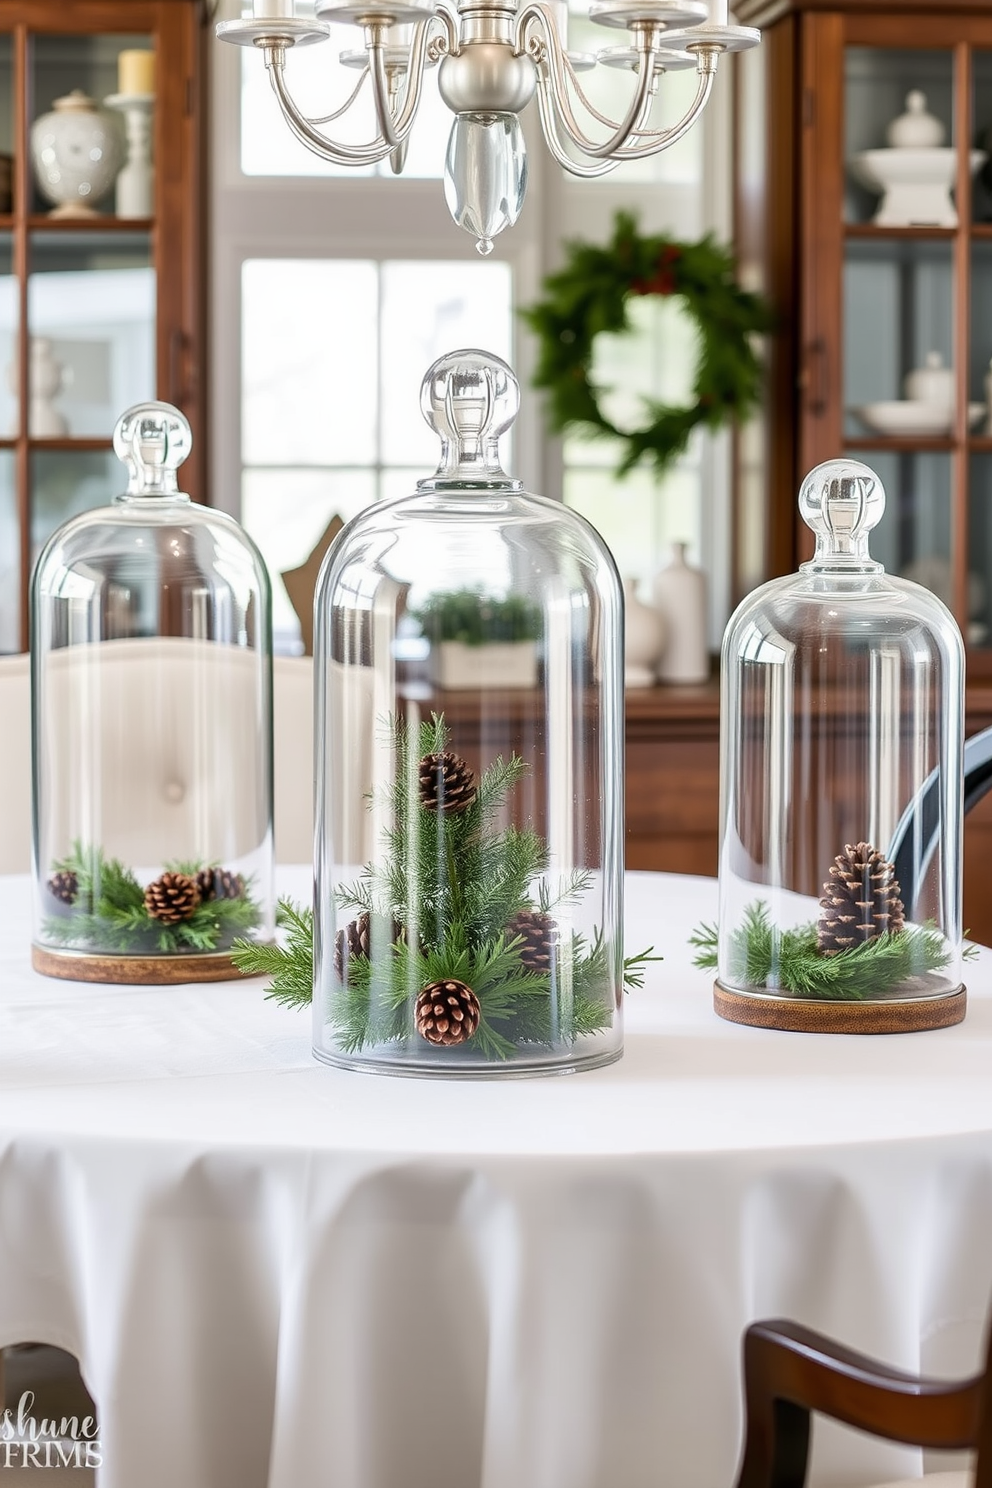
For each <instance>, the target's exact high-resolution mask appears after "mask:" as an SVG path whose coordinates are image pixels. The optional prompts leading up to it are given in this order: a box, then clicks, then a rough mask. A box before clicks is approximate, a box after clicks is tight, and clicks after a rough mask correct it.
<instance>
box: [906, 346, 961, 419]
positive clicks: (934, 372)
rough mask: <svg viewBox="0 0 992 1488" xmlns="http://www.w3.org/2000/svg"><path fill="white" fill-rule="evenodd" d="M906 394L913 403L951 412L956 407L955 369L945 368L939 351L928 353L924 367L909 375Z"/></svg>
mask: <svg viewBox="0 0 992 1488" xmlns="http://www.w3.org/2000/svg"><path fill="white" fill-rule="evenodd" d="M904 392H905V394H906V397H907V398H908V399H909V400H910V401H911V402H913V403H927V404H929V405H930V406H931V407H937V408H946V409H948V410H950V409H952V408H953V407H954V369H953V367H945V366H944V358H943V357H942V356H941V354H940V352H939V351H928V352H927V355H926V361H925V362H924V364H923V366H922V367H916V368H914V370H913V371H912V372H910V373H909V374H908V375H907V377H906V381H905V384H904Z"/></svg>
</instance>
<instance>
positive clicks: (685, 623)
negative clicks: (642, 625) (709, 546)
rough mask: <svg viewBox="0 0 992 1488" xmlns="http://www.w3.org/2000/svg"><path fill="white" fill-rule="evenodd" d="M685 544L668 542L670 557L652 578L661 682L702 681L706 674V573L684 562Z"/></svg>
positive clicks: (708, 662)
mask: <svg viewBox="0 0 992 1488" xmlns="http://www.w3.org/2000/svg"><path fill="white" fill-rule="evenodd" d="M686 547H687V544H686V543H681V542H679V543H672V561H671V563H669V565H668V567H667V568H663V569H662V570H661V571H660V573H658V574H656V576H655V581H654V602H655V605H656V607H657V609H658V610H659V612H660V614H661V617H662V620H663V621H664V625H665V645H664V649H663V650H662V653H661V661H660V663H659V665H658V679H659V681H661V682H705V681H706V680H707V678H708V677H709V674H710V655H709V648H708V646H707V644H706V576H705V574H703V573H702V572H701V571H700V570H699V569H698V568H693V567H692V565H691V564H689V563H687V562H686V560H685V554H686Z"/></svg>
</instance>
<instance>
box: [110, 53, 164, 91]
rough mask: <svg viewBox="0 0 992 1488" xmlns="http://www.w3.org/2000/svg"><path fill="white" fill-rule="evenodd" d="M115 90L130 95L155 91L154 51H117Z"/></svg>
mask: <svg viewBox="0 0 992 1488" xmlns="http://www.w3.org/2000/svg"><path fill="white" fill-rule="evenodd" d="M117 91H118V93H124V94H131V95H132V96H133V95H134V94H135V93H137V94H142V93H144V94H148V93H154V92H155V53H154V52H148V51H140V52H138V51H134V52H118V54H117Z"/></svg>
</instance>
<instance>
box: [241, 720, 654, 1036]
mask: <svg viewBox="0 0 992 1488" xmlns="http://www.w3.org/2000/svg"><path fill="white" fill-rule="evenodd" d="M390 736H391V744H392V747H393V749H394V751H395V760H396V769H395V779H394V783H393V784H392V785H391V786H390V787H389V788H388V789H387V790H386V791H384V792H383V795H382V798H381V800H380V802H379V804H380V805H381V806H382V807H384V808H385V819H386V820H387V821H388V822H389V823H390V825H388V826H387V827H386V828H385V829H384V840H383V849H384V851H383V853H382V855H381V857H380V858H379V859H378V860H377V861H376V862H374V863H371V864H368V865H366V867H365V868H364V869H363V870H362V872H361V874H360V876H359V878H358V880H357V881H356V882H355V883H353V884H350V885H348V886H343V887H341V888H339V889H338V891H337V902H338V905H339V907H340V908H341V909H342V910H344V911H346V912H350V913H352V914H353V915H354V916H355V918H354V919H353V920H351V921H350V922H349V924H348V925H347V926H346V927H345V928H343V929H341V930H339V931H338V934H337V937H336V939H335V946H334V956H333V961H334V984H333V987H332V991H331V997H330V1001H329V1009H330V1018H331V1021H332V1024H333V1026H334V1030H335V1034H336V1036H337V1038H338V1040H339V1041H340V1044H341V1047H342V1048H343V1049H344V1050H345V1051H346V1052H349V1053H354V1052H357V1051H359V1050H361V1049H362V1048H364V1047H366V1046H367V1045H370V1044H373V1045H375V1044H385V1043H393V1042H397V1041H399V1040H402V1039H406V1038H409V1037H410V1036H411V1035H412V1034H413V1033H414V1032H416V1033H419V1034H420V1035H421V1036H423V1037H424V1038H426V1039H427V1040H428V1041H429V1042H432V1043H439V1044H446V1045H449V1046H456V1045H464V1044H467V1043H469V1042H471V1044H472V1045H473V1047H474V1048H475V1049H477V1050H479V1052H480V1053H482V1054H483V1055H484V1057H486V1058H488V1059H492V1060H496V1061H499V1060H504V1059H507V1058H508V1057H510V1056H511V1055H512V1054H513V1053H514V1051H515V1049H516V1048H517V1047H518V1046H519V1045H521V1044H542V1045H549V1044H561V1043H563V1042H574V1041H575V1040H576V1039H577V1038H579V1037H581V1036H582V1035H584V1034H592V1033H596V1032H599V1031H600V1030H602V1029H604V1028H608V1027H609V1026H610V1023H611V1022H612V1019H613V1014H614V1001H613V992H612V986H613V980H612V976H611V970H612V968H611V965H610V952H609V949H608V947H607V944H606V942H605V940H604V939H603V936H602V933H601V932H600V931H598V930H596V931H594V932H593V933H592V935H591V936H589V937H587V936H583V935H581V934H579V933H578V932H576V931H569V932H567V933H566V932H564V931H563V929H562V927H561V926H560V925H559V924H557V923H556V920H555V916H556V913H558V912H560V911H561V910H563V909H564V908H565V907H566V906H567V905H569V904H573V903H575V902H577V901H578V900H579V899H581V898H582V896H583V895H584V894H585V893H586V892H587V891H588V890H589V888H590V887H591V882H592V877H591V874H589V873H588V872H586V871H585V870H582V869H579V870H576V871H574V872H573V873H572V874H570V875H569V876H568V877H567V878H565V879H563V880H562V881H561V882H559V883H557V884H553V883H552V882H551V881H550V879H549V876H548V867H549V862H548V859H549V854H548V847H547V843H546V842H545V841H544V839H543V837H541V836H540V835H539V834H538V833H537V832H534V831H533V830H531V829H529V828H523V829H521V828H518V827H512V826H508V827H501V826H498V825H497V822H498V820H499V818H500V816H501V815H502V808H503V804H504V802H505V800H506V797H507V795H508V793H509V791H510V790H511V789H512V788H513V787H514V786H515V785H516V784H517V783H518V782H519V781H520V780H521V779H522V778H523V777H524V776H525V775H526V773H527V769H528V766H527V765H526V763H525V762H524V761H523V760H522V759H520V758H519V757H518V756H516V755H511V757H510V758H509V760H504V759H503V758H502V757H499V758H497V759H496V760H494V761H493V763H492V764H491V765H490V766H489V768H488V769H487V770H485V771H484V772H483V774H482V775H481V776H480V777H479V778H478V779H476V778H475V777H474V775H473V774H472V772H471V770H470V769H469V767H468V765H467V764H466V762H465V761H464V760H462V759H460V757H459V756H458V755H456V754H455V753H454V752H453V751H452V750H451V748H450V731H449V730H448V728H447V726H446V724H445V722H444V718H443V716H438V715H432V717H431V718H430V720H429V721H425V722H422V723H420V724H419V725H418V726H416V727H410V728H408V727H407V725H406V724H405V723H404V722H402V721H399V722H393V723H392V724H391V725H390ZM411 891H412V895H413V900H414V902H413V910H412V913H411ZM280 908H281V913H282V922H283V924H284V925H285V926H286V927H287V930H288V934H287V937H286V942H285V944H284V945H280V946H271V945H269V946H263V945H256V944H252V943H250V942H247V941H239V942H238V943H237V944H236V945H235V948H234V953H233V959H234V962H235V965H236V966H237V967H238V968H239V970H241V971H242V972H244V973H245V975H248V976H252V975H258V974H260V973H261V974H264V975H266V976H269V977H271V979H272V980H271V984H270V987H269V991H268V996H269V997H271V998H274V999H275V1000H276V1001H278V1002H281V1003H283V1004H285V1005H286V1006H289V1007H299V1006H301V1005H304V1004H306V1003H309V1002H310V1001H311V1000H312V997H313V913H312V911H311V910H310V909H308V908H301V907H299V906H297V905H294V904H292V903H291V902H288V901H283V902H282V904H281V906H280ZM651 949H653V947H652V948H651ZM651 949H649V950H648V951H645V952H642V953H641V954H640V955H637V956H631V957H629V958H627V959H626V960H624V961H623V963H622V967H619V968H617V970H620V971H621V972H622V980H623V983H624V986H625V987H626V988H631V987H639V986H641V985H642V984H643V978H644V965H645V963H646V962H647V961H651V960H658V959H660V958H659V957H656V956H652V954H651ZM442 1005H444V1006H448V1005H450V1006H451V1007H452V1008H454V1010H455V1011H454V1014H453V1018H454V1020H455V1021H454V1023H453V1025H452V1027H451V1028H450V1029H448V1028H447V1026H446V1025H445V1027H442V1028H441V1029H440V1031H439V1030H438V1028H437V1027H436V1026H435V1023H436V1017H437V1016H440V1017H441V1019H442V1022H443V1021H444V1016H445V1015H444V1013H439V1012H438V1009H440V1008H441V1007H442Z"/></svg>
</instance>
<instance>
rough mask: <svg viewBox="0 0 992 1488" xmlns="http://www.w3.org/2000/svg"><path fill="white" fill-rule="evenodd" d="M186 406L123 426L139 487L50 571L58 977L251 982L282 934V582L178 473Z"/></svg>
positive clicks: (41, 906) (47, 770)
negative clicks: (278, 597) (255, 962)
mask: <svg viewBox="0 0 992 1488" xmlns="http://www.w3.org/2000/svg"><path fill="white" fill-rule="evenodd" d="M190 446H191V434H190V427H189V424H188V423H187V421H186V419H185V417H184V416H183V415H182V414H181V413H180V412H179V410H178V409H176V408H173V407H171V406H170V405H169V404H167V403H141V404H138V405H137V406H136V407H134V408H131V409H129V410H128V412H127V413H125V414H124V416H123V417H122V418H121V419H120V421H119V422H118V424H117V428H116V430H115V433H114V448H115V450H116V452H117V454H118V456H119V457H120V459H121V460H122V461H123V462H124V464H125V466H126V468H127V474H128V480H127V489H126V490H125V491H124V492H123V493H122V494H121V495H120V496H118V497H117V498H116V500H115V502H114V504H113V505H112V506H108V507H101V508H100V509H98V510H95V511H88V512H85V513H83V515H81V516H77V517H74V518H72V519H71V520H70V521H68V522H66V523H65V525H64V526H62V527H60V528H59V530H58V531H57V532H56V533H55V534H54V535H53V536H52V537H51V538H50V540H49V542H48V544H47V546H46V547H45V549H44V550H43V552H42V554H41V556H40V558H39V560H38V563H37V566H36V568H35V572H34V577H33V580H32V590H31V605H32V615H31V621H32V624H31V652H32V690H33V751H34V752H33V767H34V871H35V922H34V946H33V961H34V965H35V967H36V969H37V970H39V971H41V972H44V973H46V974H47V975H49V976H58V977H70V978H80V979H83V980H91V981H114V982H117V981H120V982H185V981H198V980H215V979H218V978H223V977H228V976H236V975H237V973H236V972H235V971H234V968H233V966H232V963H231V959H230V954H229V952H230V947H231V944H232V941H233V940H234V939H236V938H237V937H240V936H247V937H249V938H252V937H255V938H260V939H269V938H270V937H271V936H272V933H273V923H274V902H273V882H272V879H273V858H272V647H271V618H270V608H271V607H270V590H269V580H268V576H267V574H266V571H265V566H264V564H263V562H262V559H261V557H260V555H259V553H258V551H257V549H256V548H255V547H254V545H253V544H252V542H251V541H250V539H249V538H248V537H247V536H246V535H245V533H244V532H243V531H242V529H241V528H240V527H239V526H238V524H237V523H236V522H235V521H234V520H233V519H232V518H231V517H228V516H226V515H225V514H224V513H223V512H219V511H215V510H212V509H210V508H208V507H204V506H200V505H197V504H195V503H193V502H192V501H191V500H190V498H189V496H187V495H185V494H184V493H183V492H182V491H181V490H180V489H179V486H178V481H177V475H176V472H177V470H178V467H179V466H180V465H181V464H182V462H183V460H184V459H185V458H186V456H187V455H188V453H189V450H190Z"/></svg>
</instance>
